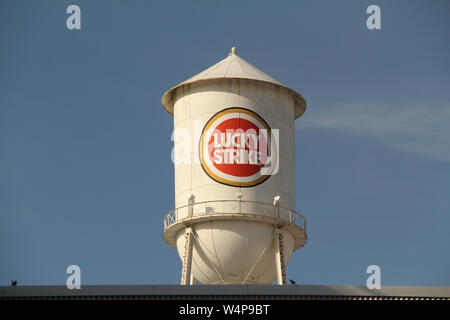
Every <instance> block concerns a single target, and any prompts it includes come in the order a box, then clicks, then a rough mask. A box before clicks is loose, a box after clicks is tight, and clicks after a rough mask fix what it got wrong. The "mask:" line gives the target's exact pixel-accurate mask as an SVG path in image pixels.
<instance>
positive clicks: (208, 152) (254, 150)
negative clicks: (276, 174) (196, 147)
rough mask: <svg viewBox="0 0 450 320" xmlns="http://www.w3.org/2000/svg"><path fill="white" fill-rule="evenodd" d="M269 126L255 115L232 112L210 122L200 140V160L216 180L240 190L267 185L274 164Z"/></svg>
mask: <svg viewBox="0 0 450 320" xmlns="http://www.w3.org/2000/svg"><path fill="white" fill-rule="evenodd" d="M272 143H273V139H272V136H271V130H270V128H269V125H268V124H267V123H266V122H265V121H264V119H263V118H262V117H260V116H259V115H258V114H256V113H255V112H253V111H251V110H248V109H244V108H228V109H224V110H222V111H220V112H219V113H217V114H215V115H214V116H213V117H212V118H211V119H209V120H208V122H207V123H206V125H205V127H204V128H203V131H202V136H201V139H200V159H201V165H202V167H203V169H204V170H205V172H206V173H207V174H208V176H209V177H211V178H212V179H213V180H215V181H217V182H220V183H223V184H226V185H230V186H236V187H252V186H255V185H257V184H260V183H262V182H264V181H265V180H266V179H267V178H268V177H269V176H270V174H268V172H269V171H268V170H267V166H268V165H270V164H271V163H272V162H273V161H274V152H273V150H274V148H273V147H272Z"/></svg>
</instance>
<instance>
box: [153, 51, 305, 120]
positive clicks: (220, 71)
mask: <svg viewBox="0 0 450 320" xmlns="http://www.w3.org/2000/svg"><path fill="white" fill-rule="evenodd" d="M217 79H247V80H254V81H258V82H264V83H272V84H275V85H277V86H280V87H283V88H287V89H288V90H289V91H291V93H292V94H293V95H294V107H295V118H298V117H300V116H301V115H302V114H303V112H305V109H306V101H305V99H304V98H303V97H302V96H301V95H300V94H299V93H297V92H296V91H294V90H292V89H290V88H289V87H287V86H286V85H284V84H283V83H281V82H280V81H278V80H276V79H274V78H272V77H271V76H269V75H268V74H267V73H265V72H263V71H261V70H259V69H258V68H256V67H255V66H253V65H251V64H250V63H248V62H247V61H245V60H244V59H242V58H241V57H239V56H238V55H237V54H236V48H234V47H233V48H232V49H231V53H230V54H229V55H228V57H226V58H225V59H223V60H222V61H219V62H218V63H216V64H215V65H213V66H212V67H209V68H208V69H206V70H204V71H202V72H200V73H199V74H197V75H195V76H193V77H191V78H189V79H187V80H186V81H184V82H182V83H180V84H179V85H177V86H175V87H173V88H171V89H169V90H167V91H166V92H165V93H164V95H163V96H162V99H161V100H162V105H163V107H164V108H165V109H166V110H167V112H169V113H170V114H172V115H173V104H174V93H175V91H176V89H178V88H180V87H183V86H185V85H187V84H192V83H198V82H202V81H208V80H217Z"/></svg>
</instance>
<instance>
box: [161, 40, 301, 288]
mask: <svg viewBox="0 0 450 320" xmlns="http://www.w3.org/2000/svg"><path fill="white" fill-rule="evenodd" d="M162 105H163V106H164V108H165V109H166V110H167V111H168V112H169V113H170V114H171V115H173V117H174V129H175V130H174V135H173V140H174V152H173V155H174V167H175V209H174V210H173V211H171V212H169V213H168V214H167V215H166V216H165V218H164V239H165V241H166V242H167V243H168V244H169V245H171V246H172V247H174V248H177V250H178V254H179V255H180V257H181V260H182V263H183V264H182V272H181V273H182V274H181V284H194V283H196V282H197V281H200V282H201V283H204V284H270V283H272V282H273V281H274V280H277V282H278V284H285V283H286V271H285V270H286V265H287V264H288V262H289V260H290V258H291V255H292V253H293V251H294V250H296V249H299V248H301V247H302V246H303V245H304V244H305V242H306V220H305V218H304V217H303V216H302V215H301V214H299V213H297V212H296V211H295V210H294V208H295V201H294V200H295V192H294V187H295V181H294V177H295V175H294V165H295V161H294V138H295V119H296V118H298V117H300V116H301V115H302V114H303V112H304V111H305V109H306V102H305V99H303V97H302V96H301V95H300V94H298V93H297V92H295V91H294V90H292V89H290V88H288V87H287V86H285V85H284V84H282V83H281V82H279V81H277V80H275V79H274V78H272V77H270V76H269V75H267V74H266V73H264V72H262V71H261V70H259V69H257V68H256V67H254V66H253V65H251V64H249V63H248V62H247V61H245V60H243V59H242V58H241V57H239V56H238V55H237V54H236V48H232V50H231V53H229V54H228V56H227V57H226V58H225V59H223V60H222V61H220V62H218V63H217V64H215V65H213V66H212V67H210V68H208V69H206V70H205V71H203V72H201V73H199V74H197V75H196V76H194V77H192V78H190V79H188V80H186V81H184V82H182V83H180V84H179V85H177V86H175V87H173V88H171V89H170V90H168V91H167V92H166V93H164V95H163V97H162Z"/></svg>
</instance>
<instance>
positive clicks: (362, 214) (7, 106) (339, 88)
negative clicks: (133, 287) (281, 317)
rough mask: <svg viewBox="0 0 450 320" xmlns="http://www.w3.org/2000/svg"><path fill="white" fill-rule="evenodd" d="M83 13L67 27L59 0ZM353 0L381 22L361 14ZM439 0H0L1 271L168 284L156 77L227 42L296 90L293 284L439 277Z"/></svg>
mask: <svg viewBox="0 0 450 320" xmlns="http://www.w3.org/2000/svg"><path fill="white" fill-rule="evenodd" d="M70 4H77V5H79V6H80V8H81V19H82V22H81V25H82V29H81V30H77V31H69V30H68V29H67V28H66V23H65V21H66V18H67V16H68V15H67V14H66V13H65V11H66V8H67V6H69V5H70ZM370 4H378V5H379V6H380V7H381V25H382V28H381V30H368V29H367V28H366V24H365V20H366V18H367V16H368V15H367V14H366V13H365V10H366V8H367V7H368V6H369V5H370ZM449 9H450V4H449V3H448V2H447V1H432V2H431V1H356V0H355V1H312V0H311V1H245V2H244V1H231V0H229V1H220V2H219V1H195V2H188V1H135V0H133V1H100V0H99V1H12V0H11V1H2V2H1V4H0V46H1V50H0V285H9V284H10V281H11V280H12V279H17V280H18V281H19V285H20V284H22V285H57V284H59V285H63V284H65V281H66V277H67V275H66V274H65V269H66V267H67V266H68V265H70V264H77V265H79V266H80V267H81V272H82V279H81V281H82V284H177V283H179V278H180V269H181V261H180V259H179V257H178V254H177V252H176V251H175V249H172V248H171V247H169V246H168V245H167V244H166V243H165V242H164V240H163V238H162V221H163V217H164V215H165V213H167V212H169V211H170V210H172V209H173V205H174V186H173V181H174V177H173V164H172V163H171V159H170V154H171V148H172V145H171V141H170V135H171V132H172V126H173V124H172V120H173V119H172V117H171V116H170V115H169V114H168V113H167V112H166V111H165V110H164V109H163V108H162V106H161V100H160V99H161V96H162V94H163V93H164V92H165V90H167V89H168V88H170V87H172V86H173V85H175V84H177V83H179V82H181V81H183V80H185V79H187V78H189V77H191V76H192V75H194V74H196V73H198V72H200V71H202V70H203V69H205V68H207V67H209V66H211V65H213V64H214V63H216V62H217V61H219V60H221V59H223V58H224V57H226V55H227V54H228V52H229V50H230V48H231V47H232V46H236V47H237V48H238V54H239V55H240V56H241V57H243V58H244V59H246V60H247V61H249V62H250V63H252V64H254V65H255V66H257V67H258V68H260V69H262V70H264V71H265V72H266V73H268V74H270V75H271V76H273V77H274V78H276V79H278V80H280V81H281V82H283V83H285V84H287V85H288V86H290V87H291V88H293V89H295V90H297V91H298V92H300V93H301V94H302V95H303V96H304V97H305V99H306V100H307V102H308V109H307V111H306V113H305V114H304V115H303V116H302V117H301V118H299V119H298V120H297V121H296V145H295V147H296V150H295V152H296V206H297V207H296V209H297V211H300V212H302V213H303V214H304V215H305V217H306V218H307V220H308V236H309V241H308V243H307V244H306V246H305V247H304V248H303V249H301V250H300V251H296V252H295V254H294V255H293V258H292V260H291V262H290V264H289V267H288V278H291V279H295V280H296V282H297V283H302V284H337V285H339V284H354V285H357V284H361V285H364V284H365V283H366V278H367V277H368V275H367V274H366V273H365V272H366V268H367V266H368V265H371V264H377V265H379V266H380V267H381V283H382V285H433V286H442V285H446V286H449V285H450V232H449V227H450V209H449V208H450V90H449V88H450V72H449V71H450V70H449V66H450V42H449V41H448V39H450V20H449V19H448V13H449V12H450V10H449Z"/></svg>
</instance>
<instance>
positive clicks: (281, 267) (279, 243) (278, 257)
mask: <svg viewBox="0 0 450 320" xmlns="http://www.w3.org/2000/svg"><path fill="white" fill-rule="evenodd" d="M275 265H276V269H277V270H276V271H277V283H278V284H279V285H284V284H286V267H285V264H284V245H283V233H282V232H281V230H280V229H279V228H276V229H275Z"/></svg>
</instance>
